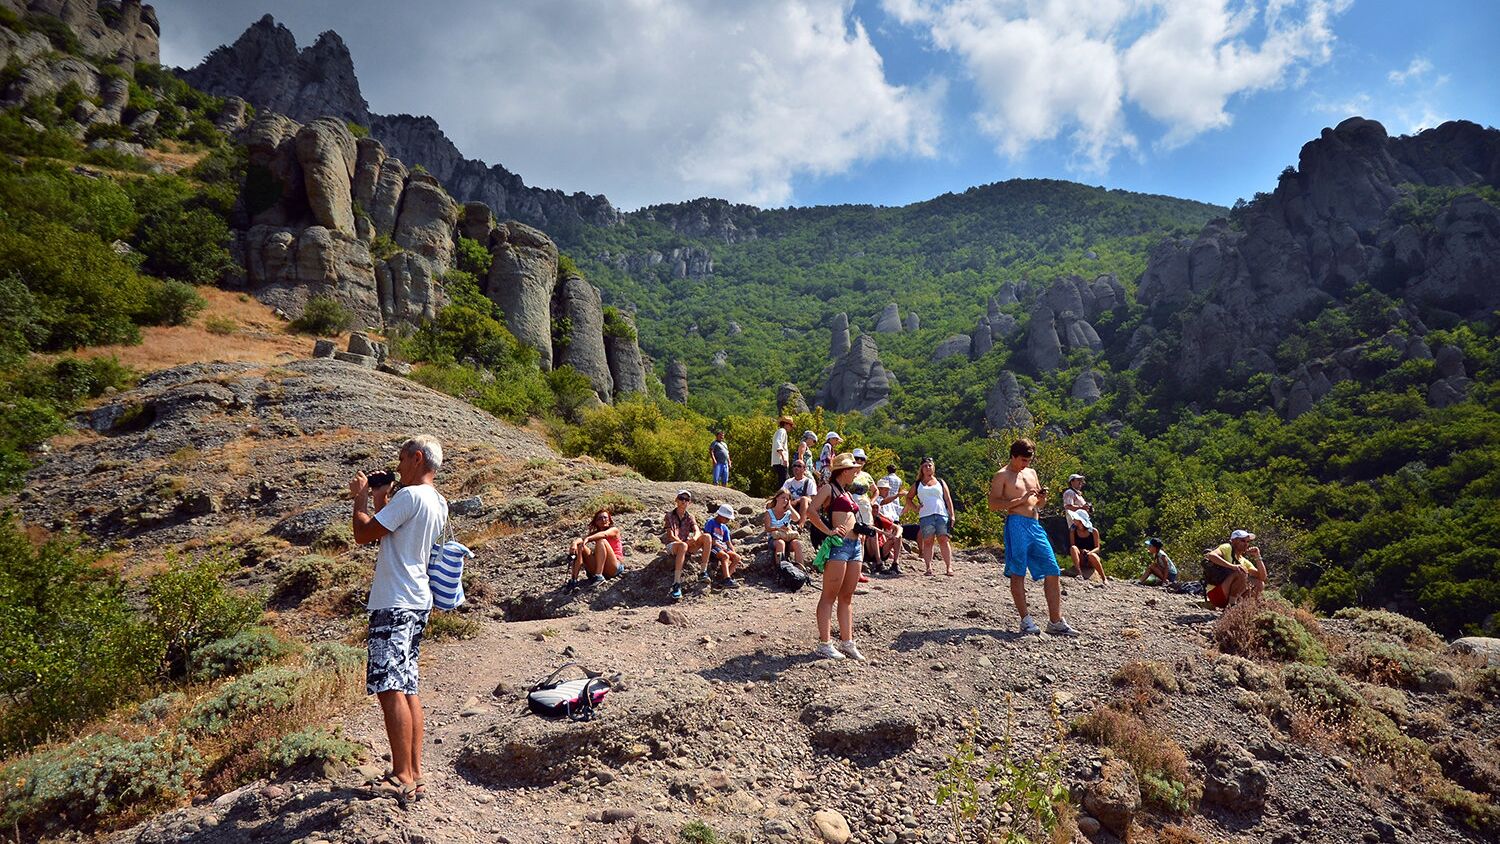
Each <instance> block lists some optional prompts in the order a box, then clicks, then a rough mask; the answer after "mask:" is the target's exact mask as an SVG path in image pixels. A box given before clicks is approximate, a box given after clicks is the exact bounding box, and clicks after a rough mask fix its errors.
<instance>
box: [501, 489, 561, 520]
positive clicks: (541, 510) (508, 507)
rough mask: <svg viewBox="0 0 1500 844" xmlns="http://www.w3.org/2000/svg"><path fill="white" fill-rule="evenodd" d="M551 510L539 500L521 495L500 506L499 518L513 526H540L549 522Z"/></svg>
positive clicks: (545, 503)
mask: <svg viewBox="0 0 1500 844" xmlns="http://www.w3.org/2000/svg"><path fill="white" fill-rule="evenodd" d="M551 512H552V508H550V507H548V506H547V502H545V501H543V500H542V499H540V498H534V497H532V496H529V495H523V496H521V497H520V498H512V499H511V500H509V501H507V502H505V503H504V504H501V505H500V518H501V519H502V520H503V521H506V522H509V523H510V524H513V525H522V524H530V525H535V524H541V523H544V520H549V519H548V517H549V516H550V515H551Z"/></svg>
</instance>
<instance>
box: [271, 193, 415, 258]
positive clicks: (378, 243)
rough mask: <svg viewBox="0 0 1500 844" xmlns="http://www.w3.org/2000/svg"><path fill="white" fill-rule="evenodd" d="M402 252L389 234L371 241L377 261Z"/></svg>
mask: <svg viewBox="0 0 1500 844" xmlns="http://www.w3.org/2000/svg"><path fill="white" fill-rule="evenodd" d="M279 198H280V196H279V194H278V199H279ZM273 204H274V203H273ZM401 251H402V250H401V247H400V246H397V245H396V241H394V240H391V236H390V235H387V234H377V235H375V239H374V240H372V241H370V257H371V258H374V259H375V260H377V261H389V260H390V259H392V258H394V257H396V256H397V255H400V254H401Z"/></svg>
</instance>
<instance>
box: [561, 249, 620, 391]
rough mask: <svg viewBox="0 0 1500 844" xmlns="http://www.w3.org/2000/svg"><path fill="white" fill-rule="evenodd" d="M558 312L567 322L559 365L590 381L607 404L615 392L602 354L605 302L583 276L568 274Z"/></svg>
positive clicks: (563, 285) (607, 365)
mask: <svg viewBox="0 0 1500 844" xmlns="http://www.w3.org/2000/svg"><path fill="white" fill-rule="evenodd" d="M557 313H558V315H559V316H561V317H562V318H564V319H566V320H568V322H569V325H570V328H569V331H568V336H567V342H566V343H565V344H563V343H559V345H560V346H561V348H559V349H556V350H555V351H556V353H557V354H556V356H555V360H556V363H557V365H558V366H571V367H573V368H574V369H575V370H577V371H578V372H580V373H581V374H583V375H584V376H585V377H587V378H588V379H589V383H591V384H593V385H594V392H595V393H596V394H598V396H599V400H600V401H602V402H604V403H606V404H608V403H609V402H611V401H613V399H614V393H615V381H614V376H612V375H610V372H609V358H608V356H607V355H606V354H605V352H604V302H603V301H602V299H601V298H600V296H599V289H598V288H597V287H595V286H594V285H592V284H589V283H588V282H587V281H584V280H583V277H582V276H577V275H569V276H568V277H567V278H565V279H563V281H562V284H560V285H558V288H557Z"/></svg>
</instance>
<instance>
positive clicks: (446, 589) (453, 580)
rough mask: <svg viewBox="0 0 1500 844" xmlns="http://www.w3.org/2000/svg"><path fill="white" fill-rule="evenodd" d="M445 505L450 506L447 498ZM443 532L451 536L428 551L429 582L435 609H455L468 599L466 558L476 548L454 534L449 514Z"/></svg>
mask: <svg viewBox="0 0 1500 844" xmlns="http://www.w3.org/2000/svg"><path fill="white" fill-rule="evenodd" d="M443 506H444V507H445V508H446V507H447V506H448V500H447V499H446V498H445V499H443ZM443 532H444V534H445V535H446V537H447V538H446V539H444V540H443V541H442V542H434V543H432V549H431V550H430V551H428V553H427V585H428V586H429V587H430V588H431V589H432V606H433V607H434V608H435V609H440V610H454V609H458V607H459V605H460V604H462V603H463V602H464V560H467V559H468V558H470V557H472V556H474V552H473V551H470V550H469V549H468V547H467V546H465V545H464V544H463V543H462V542H458V541H457V540H455V539H454V538H453V526H452V525H451V523H450V522H449V521H448V519H447V518H446V517H445V518H444V519H443Z"/></svg>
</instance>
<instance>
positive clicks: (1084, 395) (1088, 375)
mask: <svg viewBox="0 0 1500 844" xmlns="http://www.w3.org/2000/svg"><path fill="white" fill-rule="evenodd" d="M1099 382H1100V378H1099V374H1098V373H1096V372H1094V371H1093V370H1091V369H1085V370H1084V371H1082V372H1080V373H1078V377H1077V378H1075V379H1074V380H1073V390H1072V393H1071V395H1072V396H1073V400H1074V401H1081V402H1083V403H1084V404H1085V405H1092V404H1094V403H1095V402H1097V401H1099V400H1100V399H1102V398H1104V392H1103V390H1101V389H1100V384H1099Z"/></svg>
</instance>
